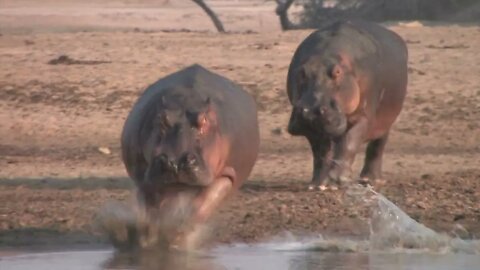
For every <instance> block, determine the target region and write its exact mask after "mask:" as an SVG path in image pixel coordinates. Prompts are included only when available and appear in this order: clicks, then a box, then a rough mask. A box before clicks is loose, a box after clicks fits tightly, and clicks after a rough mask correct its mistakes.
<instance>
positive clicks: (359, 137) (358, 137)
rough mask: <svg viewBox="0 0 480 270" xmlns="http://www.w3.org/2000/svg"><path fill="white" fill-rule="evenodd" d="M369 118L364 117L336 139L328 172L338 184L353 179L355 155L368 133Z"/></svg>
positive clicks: (331, 178)
mask: <svg viewBox="0 0 480 270" xmlns="http://www.w3.org/2000/svg"><path fill="white" fill-rule="evenodd" d="M367 123H368V122H367V120H366V119H363V120H361V121H359V122H358V123H357V124H356V125H354V126H353V127H351V128H350V129H349V130H348V131H347V132H346V133H345V134H344V135H343V136H341V137H340V138H338V139H337V140H336V143H335V146H334V156H333V161H332V164H331V167H330V171H329V173H328V177H329V178H330V180H332V181H333V182H335V183H337V184H342V183H345V182H349V181H350V180H351V171H352V164H353V161H354V160H355V155H356V153H357V151H358V149H359V147H360V146H361V145H362V143H363V141H364V138H365V136H366V135H367V131H368V125H367Z"/></svg>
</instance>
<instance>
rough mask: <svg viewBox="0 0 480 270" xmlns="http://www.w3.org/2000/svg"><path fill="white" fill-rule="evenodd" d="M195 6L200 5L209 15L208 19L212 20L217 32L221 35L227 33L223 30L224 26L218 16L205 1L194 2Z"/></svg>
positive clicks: (195, 0) (197, 0)
mask: <svg viewBox="0 0 480 270" xmlns="http://www.w3.org/2000/svg"><path fill="white" fill-rule="evenodd" d="M192 1H193V2H194V3H195V4H197V5H199V6H200V7H201V8H202V9H203V11H205V13H207V15H208V17H210V19H211V20H212V22H213V24H214V25H215V28H217V31H218V32H220V33H225V29H224V28H223V24H222V22H221V21H220V19H218V16H217V15H216V14H215V12H213V10H212V9H210V8H209V7H208V6H207V4H205V2H204V1H203V0H192Z"/></svg>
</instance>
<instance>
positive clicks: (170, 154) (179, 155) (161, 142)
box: [143, 97, 218, 186]
mask: <svg viewBox="0 0 480 270" xmlns="http://www.w3.org/2000/svg"><path fill="white" fill-rule="evenodd" d="M194 99H195V98H194V97H191V98H190V99H189V100H190V101H188V103H187V104H186V103H185V100H183V101H180V102H179V100H178V97H163V98H162V106H159V107H157V108H156V110H155V112H154V114H153V117H151V118H150V119H151V122H150V123H149V126H150V128H147V129H146V130H147V132H146V133H147V135H146V137H144V138H145V139H146V140H145V141H146V142H147V143H146V145H145V148H144V151H143V152H144V155H145V159H146V160H147V162H148V164H149V165H148V168H147V170H146V173H145V182H146V183H151V184H187V185H193V186H205V185H208V184H209V183H210V182H211V181H212V178H213V174H214V172H213V171H212V169H211V168H212V167H213V166H211V163H212V160H210V159H209V158H208V156H209V152H212V149H215V143H216V141H217V139H216V138H217V136H218V132H217V126H216V123H217V121H216V119H217V118H216V114H215V111H214V109H213V104H212V103H211V102H210V99H206V100H205V99H203V100H201V101H199V100H196V101H195V100H194ZM192 100H193V102H192ZM213 151H214V150H213ZM213 162H215V161H213Z"/></svg>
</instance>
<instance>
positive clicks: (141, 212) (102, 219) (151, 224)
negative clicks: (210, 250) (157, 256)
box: [96, 192, 209, 251]
mask: <svg viewBox="0 0 480 270" xmlns="http://www.w3.org/2000/svg"><path fill="white" fill-rule="evenodd" d="M194 195H195V194H194V193H189V192H183V193H179V194H177V196H172V198H169V200H168V201H166V202H165V203H166V205H163V206H162V207H148V208H146V207H145V206H144V205H143V204H141V203H139V201H138V200H137V199H134V198H132V199H130V200H128V201H127V202H118V201H111V202H108V203H106V204H105V205H104V206H103V207H102V208H101V209H100V210H99V211H98V213H97V217H96V225H97V228H98V229H99V231H101V232H102V233H103V234H105V235H106V236H107V237H108V238H109V240H110V242H111V243H112V244H113V246H114V247H115V248H117V249H119V250H124V251H125V250H127V251H128V250H139V249H145V250H157V251H162V250H163V251H166V250H167V249H169V248H173V247H174V245H175V243H176V242H175V241H176V240H178V239H177V237H179V236H185V238H184V239H183V241H184V244H182V248H183V249H187V250H189V249H193V248H194V247H196V246H197V245H198V243H201V242H202V241H203V240H204V239H205V238H206V237H207V236H208V235H209V231H208V226H206V225H195V227H192V226H191V224H190V223H189V222H188V221H189V218H190V217H191V213H192V207H191V206H192V200H193V198H194ZM184 231H188V232H189V233H188V234H187V235H183V234H182V233H183V232H184Z"/></svg>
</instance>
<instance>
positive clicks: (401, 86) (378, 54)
mask: <svg viewBox="0 0 480 270" xmlns="http://www.w3.org/2000/svg"><path fill="white" fill-rule="evenodd" d="M407 60H408V51H407V47H406V44H405V42H404V41H403V40H402V38H401V37H400V36H398V35H397V34H395V33H394V32H392V31H390V30H388V29H386V28H384V27H382V26H380V25H378V24H375V23H369V22H362V21H337V22H333V23H331V24H330V25H328V26H326V27H324V28H321V29H319V30H317V31H315V32H313V33H312V34H310V35H309V36H308V37H307V38H306V39H305V40H304V41H303V42H302V43H301V44H300V45H299V47H298V48H297V50H296V52H295V54H294V55H293V59H292V61H291V63H290V67H289V70H288V78H287V93H288V98H289V100H290V103H291V104H292V107H293V109H292V113H291V117H290V120H289V124H288V132H289V133H290V134H292V135H294V136H299V135H300V136H305V137H306V138H307V140H308V141H309V143H310V146H311V149H312V152H313V162H314V164H313V167H314V169H313V178H312V182H311V185H310V187H309V188H310V189H313V188H320V189H322V190H323V189H325V188H326V186H327V185H328V184H329V183H333V184H337V185H338V184H341V183H344V182H347V181H349V179H351V176H350V172H351V166H352V163H353V161H354V158H355V154H356V153H357V151H358V150H359V147H360V146H361V145H362V144H363V143H366V142H368V145H367V148H366V157H365V161H364V166H363V169H362V171H361V173H360V177H361V179H362V180H363V181H376V180H380V178H381V166H382V156H383V152H384V149H385V144H386V143H387V138H388V134H389V131H390V128H391V126H392V124H393V123H394V122H395V120H396V118H397V116H398V115H399V113H400V111H401V110H402V107H403V102H404V99H405V95H406V92H407V91H406V90H407V81H408V78H407Z"/></svg>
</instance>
